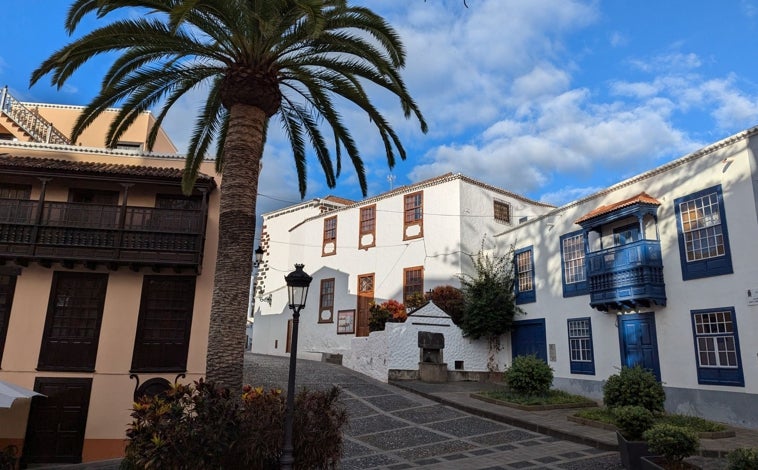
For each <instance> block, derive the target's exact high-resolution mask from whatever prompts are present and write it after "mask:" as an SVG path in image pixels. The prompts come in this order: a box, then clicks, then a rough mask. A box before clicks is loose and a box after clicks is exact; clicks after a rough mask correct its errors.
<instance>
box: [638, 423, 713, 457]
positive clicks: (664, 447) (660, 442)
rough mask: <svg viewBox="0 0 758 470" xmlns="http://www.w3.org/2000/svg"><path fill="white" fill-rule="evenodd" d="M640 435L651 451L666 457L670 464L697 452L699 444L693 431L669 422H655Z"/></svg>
mask: <svg viewBox="0 0 758 470" xmlns="http://www.w3.org/2000/svg"><path fill="white" fill-rule="evenodd" d="M642 437H643V438H644V439H645V440H646V441H647V444H648V447H649V448H650V450H651V451H653V452H654V453H656V454H658V455H662V456H663V457H665V458H666V461H667V462H669V463H670V464H676V463H677V462H681V461H682V460H684V459H685V458H686V457H689V456H690V455H692V454H694V453H695V452H697V449H698V446H699V444H700V442H699V440H698V437H697V434H695V432H694V431H692V430H690V429H687V428H683V427H680V426H672V425H670V424H656V425H655V426H653V427H652V428H650V429H648V430H647V431H645V433H644V434H643V435H642Z"/></svg>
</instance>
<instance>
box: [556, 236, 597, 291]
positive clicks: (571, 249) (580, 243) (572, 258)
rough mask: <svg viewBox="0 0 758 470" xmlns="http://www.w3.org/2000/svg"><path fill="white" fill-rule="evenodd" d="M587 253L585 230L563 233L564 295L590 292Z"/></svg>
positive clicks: (562, 268) (562, 269)
mask: <svg viewBox="0 0 758 470" xmlns="http://www.w3.org/2000/svg"><path fill="white" fill-rule="evenodd" d="M586 258H587V254H586V252H585V249H584V232H583V231H581V230H578V231H576V232H571V233H567V234H565V235H561V271H562V272H563V296H564V297H574V296H576V295H585V294H589V293H590V286H589V283H588V282H587V266H586V264H585V263H586V261H585V260H586Z"/></svg>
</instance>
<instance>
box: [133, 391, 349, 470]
mask: <svg viewBox="0 0 758 470" xmlns="http://www.w3.org/2000/svg"><path fill="white" fill-rule="evenodd" d="M243 392H244V393H243V394H242V397H241V399H240V398H238V397H233V396H231V395H230V393H229V392H228V391H227V390H221V389H217V388H215V387H214V386H213V385H211V384H208V383H206V382H203V381H202V380H201V381H199V382H195V385H194V386H192V385H178V386H176V387H174V388H173V389H171V390H170V391H169V392H167V393H166V394H164V395H160V396H157V397H154V398H146V399H143V400H142V401H140V402H138V403H135V404H134V408H133V411H132V418H133V421H132V423H131V424H130V425H129V426H128V429H127V437H128V439H129V440H128V443H127V447H126V452H125V458H124V460H123V462H122V466H121V468H122V469H144V468H160V469H170V470H190V469H196V468H204V469H225V468H250V469H256V470H268V469H274V468H278V461H279V457H280V455H281V448H282V445H283V439H284V414H285V403H284V397H283V396H282V394H281V392H280V391H279V390H271V391H264V390H263V389H262V388H251V387H250V386H246V387H245V389H244V390H243ZM338 397H339V389H338V388H336V387H334V388H332V389H331V390H329V391H326V392H321V391H315V392H313V391H307V390H305V389H304V390H302V391H301V392H300V393H298V395H297V397H296V400H295V412H294V419H293V421H294V423H293V424H294V425H293V436H292V440H293V447H294V457H295V461H296V462H297V465H298V467H300V468H332V467H334V466H335V465H337V463H338V462H339V461H340V457H341V456H342V427H343V426H344V424H345V423H346V422H347V414H346V412H345V410H344V409H343V408H342V407H341V406H339V405H338V403H337V400H338Z"/></svg>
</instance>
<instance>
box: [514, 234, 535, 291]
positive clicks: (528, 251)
mask: <svg viewBox="0 0 758 470" xmlns="http://www.w3.org/2000/svg"><path fill="white" fill-rule="evenodd" d="M536 301H537V295H536V293H535V291H534V257H533V254H532V247H528V248H522V249H520V250H517V251H516V303H517V304H526V303H530V302H536Z"/></svg>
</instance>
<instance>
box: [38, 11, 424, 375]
mask: <svg viewBox="0 0 758 470" xmlns="http://www.w3.org/2000/svg"><path fill="white" fill-rule="evenodd" d="M131 8H141V9H143V10H144V13H145V14H144V15H143V16H139V17H135V16H131V17H129V16H127V15H122V16H121V17H119V19H115V20H113V21H110V22H109V23H107V24H105V25H104V26H101V27H98V28H96V29H95V30H93V31H91V32H89V33H87V34H86V35H84V36H83V37H81V38H79V39H76V40H74V41H73V42H71V43H70V44H68V45H66V46H64V47H63V48H62V49H60V50H58V51H57V52H55V53H53V54H52V55H51V56H50V57H49V58H48V59H47V60H45V61H44V62H43V63H42V65H40V66H39V68H37V69H36V70H35V71H34V72H33V73H32V77H31V85H33V84H34V83H36V82H37V81H38V80H40V79H41V78H42V77H44V76H46V75H50V78H51V82H52V83H53V84H54V85H56V86H58V88H60V87H62V86H63V84H64V83H65V82H66V80H67V79H68V78H69V77H70V76H71V75H72V74H73V73H74V72H75V71H76V70H77V69H78V68H79V66H81V65H82V64H84V63H85V62H87V61H88V60H90V59H92V58H93V57H95V56H97V55H99V54H103V53H109V52H118V53H120V55H119V56H118V57H117V58H116V59H115V61H114V63H113V65H112V66H111V67H110V69H109V70H108V71H107V73H106V74H105V76H104V78H103V82H102V87H101V90H100V92H99V94H98V95H97V96H96V97H95V98H94V99H93V100H92V102H91V103H90V104H89V105H87V106H86V108H85V109H84V111H83V112H82V115H81V116H80V118H79V119H78V120H77V122H76V123H75V125H74V128H73V130H72V136H71V138H72V140H74V139H76V137H77V136H78V135H79V134H81V132H82V131H83V130H84V129H85V128H86V127H87V126H88V125H89V124H90V123H92V122H93V120H94V119H95V118H96V117H97V116H99V115H100V114H101V113H102V112H103V111H104V110H106V109H107V108H110V107H113V106H116V105H120V107H121V110H120V112H119V113H118V115H117V117H116V119H115V120H114V121H113V124H112V125H111V127H110V129H109V131H108V133H107V135H106V145H108V146H111V147H112V146H115V145H116V143H117V142H118V140H119V137H120V136H121V135H122V134H123V133H124V131H125V130H126V129H127V128H128V127H129V125H130V124H131V123H132V122H133V120H134V119H135V118H136V117H137V115H138V114H139V113H140V112H142V111H144V110H148V109H150V108H152V107H156V106H158V107H160V106H161V104H162V107H160V110H159V111H158V113H157V115H156V120H157V125H156V126H154V127H153V129H152V132H151V133H150V134H149V136H148V148H152V145H153V143H154V141H155V137H156V133H157V130H158V127H159V125H160V124H161V122H162V121H163V120H164V118H165V117H166V114H167V112H168V111H169V109H170V108H171V106H172V105H173V104H174V103H176V101H177V100H178V99H179V98H180V97H181V96H183V95H184V94H185V93H187V92H188V91H190V90H192V89H194V88H196V87H198V86H206V87H207V89H208V95H207V99H206V100H205V103H204V105H203V106H202V107H201V109H200V110H199V114H198V116H197V118H196V121H195V125H194V129H193V133H192V137H191V139H190V143H189V147H188V152H187V161H186V169H185V173H184V176H185V178H184V182H183V184H184V189H185V191H189V189H190V188H191V187H192V185H193V182H194V179H195V177H196V175H197V172H198V166H199V164H200V162H201V161H202V160H203V158H204V157H205V156H206V153H207V151H208V150H209V148H210V147H211V145H212V144H213V142H214V139H215V141H216V146H217V148H216V166H217V170H218V171H220V172H221V171H222V172H223V178H222V183H221V209H220V211H221V213H220V217H219V225H220V227H219V228H220V240H219V247H218V258H217V263H216V272H215V278H214V289H213V300H212V306H211V324H210V332H209V338H208V359H207V361H208V362H207V378H208V380H211V381H214V382H216V383H217V384H219V385H223V386H225V387H229V388H239V387H240V386H241V385H242V365H243V353H244V344H245V331H244V330H245V329H244V325H245V315H246V311H247V302H248V289H249V283H248V279H249V276H250V273H251V270H252V249H253V242H254V240H253V239H254V233H255V223H256V221H255V203H256V194H257V190H258V178H259V174H260V168H261V160H262V157H263V148H264V143H265V140H266V133H267V129H268V124H269V120H270V118H272V117H273V116H278V118H279V120H280V122H281V125H282V127H283V129H284V131H285V133H286V135H287V136H288V138H289V141H290V143H291V146H292V154H293V157H294V159H295V167H296V169H297V176H298V181H299V190H300V194H301V197H304V196H305V189H306V187H305V182H306V141H307V145H308V147H309V148H311V149H312V150H313V154H315V157H316V159H317V160H318V162H319V164H320V165H321V168H322V169H323V172H324V175H325V177H326V183H327V185H328V186H329V187H334V186H335V184H336V178H337V176H339V173H340V169H341V157H342V154H343V152H344V153H346V154H347V156H348V157H349V158H350V160H351V162H352V164H353V166H354V168H355V171H356V173H357V176H358V181H359V182H360V186H361V189H362V191H363V194H364V195H365V194H366V177H365V173H364V168H363V162H362V160H361V157H360V153H359V152H358V148H357V145H356V142H355V141H354V140H353V138H352V136H351V134H350V131H349V130H348V128H347V127H346V125H345V122H344V121H343V119H342V117H341V115H340V113H339V111H338V110H337V108H336V105H335V101H334V99H335V98H338V99H340V100H345V101H347V102H350V103H352V104H353V105H355V106H357V107H359V108H360V109H362V110H363V111H364V112H365V113H366V114H367V116H368V118H369V119H370V122H371V123H373V124H374V126H376V130H377V131H378V132H379V135H380V136H381V139H382V141H383V143H384V149H385V152H386V156H387V162H388V164H389V166H390V167H392V166H393V165H394V163H395V156H396V155H398V156H400V158H403V159H404V158H405V150H404V149H403V146H402V144H401V142H400V140H399V138H398V136H397V134H396V133H395V132H394V130H393V129H392V127H391V126H390V124H389V123H388V122H387V120H386V119H385V118H384V116H383V115H382V114H381V113H380V112H379V110H378V109H377V108H376V107H375V106H374V105H373V104H372V103H371V100H370V99H369V96H368V95H367V93H366V90H365V88H364V85H366V84H368V83H370V84H372V86H378V87H380V88H382V89H384V90H386V91H388V92H389V93H391V94H393V95H395V96H396V97H397V98H399V99H400V105H401V107H402V110H403V112H404V114H405V117H406V118H410V117H411V116H412V115H414V116H415V117H416V119H417V120H418V121H419V124H420V127H421V130H422V131H423V132H426V130H427V126H426V122H425V121H424V118H423V116H422V114H421V112H420V110H419V108H418V106H417V105H416V103H415V102H414V101H413V99H412V97H411V96H410V95H409V93H408V90H407V89H406V86H405V84H404V82H403V80H402V78H401V76H400V73H399V72H400V70H401V69H402V68H403V67H404V64H405V51H404V48H403V45H402V43H401V41H400V38H399V37H398V35H397V33H396V32H395V31H394V30H393V28H392V27H391V26H390V25H389V24H388V23H387V22H386V21H385V20H384V19H383V18H382V17H380V16H379V15H377V14H376V13H374V12H373V11H371V10H369V9H367V8H363V7H356V6H350V5H348V4H347V2H346V1H345V0H74V1H73V4H72V6H71V7H70V9H69V11H68V15H67V18H66V21H65V25H66V28H67V30H68V32H69V34H72V33H73V32H74V31H75V29H76V27H77V25H78V24H79V22H80V21H81V19H82V18H83V17H84V16H86V15H88V14H91V13H95V14H96V15H97V16H98V17H100V18H102V17H104V16H106V15H108V14H110V13H113V12H120V13H128V9H131ZM125 17H126V18H125ZM325 132H327V133H328V134H330V140H332V141H333V142H332V144H330V145H327V141H326V138H325ZM330 146H333V149H330ZM331 152H333V154H332V153H331ZM335 165H336V171H335Z"/></svg>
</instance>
